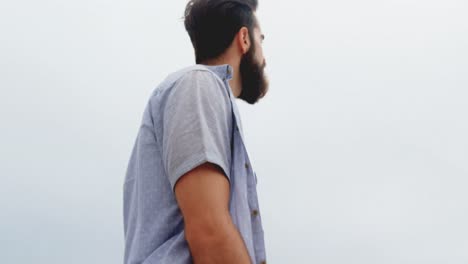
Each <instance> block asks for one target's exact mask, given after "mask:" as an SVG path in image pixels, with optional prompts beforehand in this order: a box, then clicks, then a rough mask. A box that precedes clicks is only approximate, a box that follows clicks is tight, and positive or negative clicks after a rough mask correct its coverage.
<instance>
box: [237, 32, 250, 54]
mask: <svg viewBox="0 0 468 264" xmlns="http://www.w3.org/2000/svg"><path fill="white" fill-rule="evenodd" d="M237 41H238V44H239V47H240V49H241V52H242V54H245V53H247V51H249V49H250V45H251V43H250V38H249V29H248V28H247V27H242V28H241V29H240V30H239V32H238V33H237Z"/></svg>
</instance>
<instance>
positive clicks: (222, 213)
mask: <svg viewBox="0 0 468 264" xmlns="http://www.w3.org/2000/svg"><path fill="white" fill-rule="evenodd" d="M175 195H176V199H177V203H178V204H179V207H180V209H181V211H182V215H183V217H184V224H185V238H186V240H187V242H188V245H189V248H190V252H191V254H192V258H193V261H194V263H203V264H218V263H223V264H231V263H233V264H234V263H235V264H248V263H251V262H250V257H249V254H248V251H247V248H246V246H245V244H244V241H243V239H242V237H241V236H240V234H239V231H238V230H237V228H236V226H235V225H234V224H233V222H232V219H231V215H230V213H229V208H228V207H229V181H228V179H227V178H226V176H225V175H224V173H223V171H222V170H221V169H220V168H219V167H218V166H216V165H214V164H212V163H205V164H203V165H200V166H198V167H197V168H195V169H193V170H191V171H189V172H188V173H186V174H185V175H183V176H182V177H181V178H180V179H179V180H178V181H177V183H176V185H175Z"/></svg>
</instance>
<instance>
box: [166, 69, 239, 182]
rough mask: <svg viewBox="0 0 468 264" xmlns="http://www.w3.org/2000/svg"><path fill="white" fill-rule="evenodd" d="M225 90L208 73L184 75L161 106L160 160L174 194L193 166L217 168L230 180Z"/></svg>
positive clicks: (229, 125)
mask: <svg viewBox="0 0 468 264" xmlns="http://www.w3.org/2000/svg"><path fill="white" fill-rule="evenodd" d="M230 103H231V102H230V99H229V94H228V91H226V88H225V87H224V85H223V83H222V82H221V81H220V80H218V79H217V78H216V76H215V75H214V74H213V73H211V72H209V71H202V70H195V71H190V72H188V73H185V74H184V76H182V77H181V78H180V79H179V80H178V81H177V82H176V83H175V84H174V86H173V87H172V88H171V91H170V92H169V95H168V97H167V101H166V104H165V107H164V115H163V138H162V149H163V150H162V151H163V153H162V157H163V164H164V167H165V171H166V174H167V176H168V178H169V181H170V184H171V187H172V190H173V191H174V187H175V184H176V183H177V180H178V179H179V178H180V177H181V176H183V175H184V174H185V173H187V172H189V171H190V170H192V169H194V168H196V167H197V166H199V165H201V164H203V163H205V162H210V163H213V164H216V165H218V166H219V167H221V169H222V170H223V172H224V174H225V176H226V177H227V178H228V180H230V164H231V137H232V134H231V131H232V130H231V128H232V110H231V105H230Z"/></svg>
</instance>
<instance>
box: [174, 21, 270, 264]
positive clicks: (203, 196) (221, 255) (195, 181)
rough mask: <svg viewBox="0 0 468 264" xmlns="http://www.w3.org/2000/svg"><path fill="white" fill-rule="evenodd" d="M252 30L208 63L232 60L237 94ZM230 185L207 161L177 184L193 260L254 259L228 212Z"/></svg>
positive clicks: (226, 263)
mask: <svg viewBox="0 0 468 264" xmlns="http://www.w3.org/2000/svg"><path fill="white" fill-rule="evenodd" d="M248 34H249V30H248V29H247V28H246V27H243V28H241V29H240V30H239V32H238V33H237V34H236V36H235V38H234V40H233V42H232V44H231V45H230V47H229V48H228V49H227V50H226V51H225V52H224V53H223V54H222V55H221V56H219V57H218V58H216V59H215V60H211V61H207V62H204V64H208V65H219V64H229V65H231V66H232V67H233V70H234V73H233V78H232V79H231V80H230V86H231V89H232V92H233V94H234V95H235V96H236V97H238V96H239V94H240V93H241V90H242V87H241V86H242V85H241V83H242V82H241V81H242V80H241V76H240V74H239V65H240V61H241V57H242V55H243V54H245V53H246V52H247V51H248V50H249V48H250V47H251V45H252V43H250V39H249V35H248ZM253 34H254V41H255V44H256V54H255V55H256V56H255V57H256V59H257V60H258V62H264V61H265V59H264V57H263V50H262V45H261V44H262V41H263V38H264V37H263V34H262V33H261V30H260V28H259V27H257V28H255V29H254V32H253ZM229 192H230V186H229V181H228V179H227V177H226V176H225V175H224V172H223V170H222V169H221V168H220V167H218V166H217V165H215V164H212V163H204V164H202V165H200V166H198V167H196V168H195V169H193V170H191V171H189V172H188V173H186V174H185V175H183V176H182V177H181V178H180V179H179V180H178V181H177V183H176V185H175V196H176V200H177V203H178V204H179V207H180V209H181V212H182V215H183V217H184V225H185V237H186V240H187V242H188V245H189V248H190V252H191V255H192V259H193V261H194V263H202V264H218V263H223V264H234V263H235V264H247V263H251V261H250V256H249V254H248V251H247V248H246V246H245V244H244V241H243V239H242V237H241V235H240V233H239V231H238V230H237V228H236V226H235V225H234V223H233V221H232V218H231V215H230V213H229V195H230V193H229Z"/></svg>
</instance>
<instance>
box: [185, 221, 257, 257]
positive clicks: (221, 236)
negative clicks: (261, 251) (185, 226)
mask: <svg viewBox="0 0 468 264" xmlns="http://www.w3.org/2000/svg"><path fill="white" fill-rule="evenodd" d="M194 236H198V237H190V238H187V241H188V244H189V247H190V251H191V254H192V258H193V261H194V263H195V264H220V263H222V264H251V261H250V256H249V253H248V251H247V248H246V246H245V243H244V240H243V239H242V237H241V235H240V233H239V231H238V230H237V228H236V227H235V226H234V225H233V224H230V225H228V226H227V227H224V228H222V229H221V230H216V231H215V232H214V233H213V234H211V235H210V234H207V233H203V232H198V234H197V233H194Z"/></svg>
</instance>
